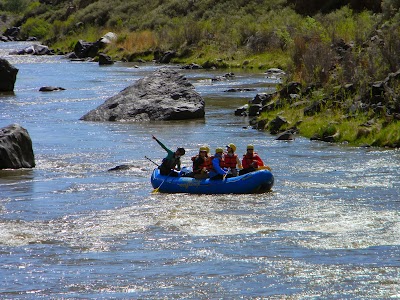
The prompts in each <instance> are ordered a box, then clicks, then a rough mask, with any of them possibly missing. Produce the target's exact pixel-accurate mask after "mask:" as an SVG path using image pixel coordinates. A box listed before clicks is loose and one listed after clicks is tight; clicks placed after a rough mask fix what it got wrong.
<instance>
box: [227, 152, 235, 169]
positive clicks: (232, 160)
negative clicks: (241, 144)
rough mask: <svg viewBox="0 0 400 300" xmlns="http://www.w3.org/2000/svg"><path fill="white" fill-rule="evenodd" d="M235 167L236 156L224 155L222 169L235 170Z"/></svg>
mask: <svg viewBox="0 0 400 300" xmlns="http://www.w3.org/2000/svg"><path fill="white" fill-rule="evenodd" d="M236 165H237V154H233V155H227V154H226V155H224V167H225V168H231V169H235V168H236Z"/></svg>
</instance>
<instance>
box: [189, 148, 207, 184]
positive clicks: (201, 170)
mask: <svg viewBox="0 0 400 300" xmlns="http://www.w3.org/2000/svg"><path fill="white" fill-rule="evenodd" d="M208 152H210V148H208V147H207V146H201V147H200V149H199V154H197V155H196V156H193V157H192V161H193V177H194V178H196V179H204V178H208V170H209V169H211V158H210V157H208Z"/></svg>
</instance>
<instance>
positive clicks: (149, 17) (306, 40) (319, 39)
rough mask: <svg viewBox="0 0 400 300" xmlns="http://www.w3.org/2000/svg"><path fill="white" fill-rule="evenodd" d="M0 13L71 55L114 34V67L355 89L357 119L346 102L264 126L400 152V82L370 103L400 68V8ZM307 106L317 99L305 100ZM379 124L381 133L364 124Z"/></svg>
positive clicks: (72, 6) (238, 5) (93, 6)
mask: <svg viewBox="0 0 400 300" xmlns="http://www.w3.org/2000/svg"><path fill="white" fill-rule="evenodd" d="M17 2H18V5H16V3H17ZM0 6H1V8H3V9H5V10H7V9H8V10H10V13H13V14H19V15H20V16H21V17H20V18H19V19H18V20H17V21H16V22H15V23H14V25H17V26H21V35H22V37H25V38H26V37H28V36H36V37H37V38H39V39H40V40H42V41H43V42H44V43H45V44H48V45H49V46H51V47H52V48H53V49H59V50H60V51H63V52H69V51H72V49H73V47H74V45H75V43H76V42H77V41H78V40H85V41H89V42H94V41H96V40H97V39H99V37H101V36H103V35H104V34H105V33H107V32H109V31H111V32H114V33H116V34H117V36H118V39H117V41H115V42H114V43H113V44H110V45H109V46H107V47H106V48H105V49H103V50H102V51H103V52H106V53H107V54H108V55H110V56H111V57H112V58H113V59H115V60H126V61H137V60H138V59H144V60H147V61H148V60H152V59H154V58H155V56H156V54H158V53H163V52H166V51H174V53H175V56H174V57H173V58H172V60H171V62H172V63H181V64H189V63H195V64H199V65H201V66H203V67H206V68H211V67H215V68H230V69H235V68H249V69H255V70H262V71H263V70H266V69H268V68H272V67H274V68H275V67H277V68H281V69H283V70H285V72H286V73H287V74H288V76H287V78H286V80H287V82H290V81H296V82H299V83H300V84H301V85H302V86H305V87H306V86H313V87H315V88H314V94H324V95H327V96H326V97H328V98H329V97H330V98H332V99H333V98H335V97H336V96H335V92H334V90H335V89H338V87H339V89H340V87H343V86H346V85H349V84H350V85H352V86H354V91H352V93H349V94H348V95H346V96H345V97H344V99H342V100H341V101H344V102H346V103H347V104H348V103H356V104H357V103H361V104H360V105H363V106H364V108H363V109H362V110H357V109H356V110H355V111H354V112H352V114H351V115H349V114H348V111H347V110H348V108H349V105H347V104H346V105H340V106H336V107H332V106H329V105H323V106H321V111H319V112H318V113H316V114H314V115H313V116H304V115H302V114H304V107H301V106H298V107H293V106H290V105H287V106H284V107H280V108H279V110H280V111H269V112H265V113H263V114H261V115H260V116H259V119H261V120H262V119H264V120H266V121H268V120H269V119H270V118H272V115H275V116H276V115H277V114H278V113H279V114H283V115H284V116H285V117H286V118H287V119H288V120H290V122H291V123H292V124H293V123H296V122H300V121H302V122H301V123H300V125H299V129H300V134H302V135H304V136H307V137H313V136H317V135H318V134H320V135H324V134H325V135H326V134H328V133H333V134H332V136H334V141H335V142H346V143H350V144H352V145H361V144H368V145H376V146H391V145H392V146H396V147H397V145H399V138H398V134H397V131H398V130H397V128H398V127H399V123H398V120H399V119H400V117H398V115H400V104H399V100H397V99H400V95H399V94H400V84H399V83H398V82H397V80H392V81H393V82H394V84H393V82H392V83H391V84H387V87H389V88H387V89H386V90H385V89H382V90H380V93H381V95H375V96H377V97H375V98H373V99H369V96H368V93H374V90H373V89H371V86H374V84H376V83H377V82H379V81H383V80H384V79H385V78H386V77H387V76H388V75H389V74H390V73H393V72H396V71H397V70H398V69H400V56H399V55H398V53H400V40H399V39H398V36H399V35H400V26H399V24H400V14H399V8H400V2H399V1H397V0H383V1H378V0H370V1H357V0H351V1H339V0H338V1H335V0H331V1H326V2H321V1H314V0H313V1H306V0H304V1H302V0H296V1H292V0H247V1H243V0H229V1H224V0H218V1H211V0H196V1H193V0H189V1H180V0H165V1H161V0H146V1H144V0H125V1H122V0H116V1H114V2H113V5H110V3H109V1H106V0H97V1H95V0H52V1H46V0H42V1H40V2H38V1H34V0H0ZM11 10H14V11H12V12H11ZM366 95H367V96H366ZM378 96H379V97H380V98H379V97H378ZM301 97H303V98H304V97H305V96H304V95H301ZM342 98H343V97H342ZM364 98H368V101H366V100H363V99H364ZM378 98H379V99H378ZM375 100H376V101H377V103H375ZM307 101H308V102H310V101H314V100H313V99H312V97H311V98H310V97H309V96H306V102H307ZM378 103H380V105H378ZM377 105H378V106H379V107H377ZM365 107H366V108H365ZM282 110H283V113H281V111H282ZM382 111H384V113H381V112H382ZM371 119H374V124H373V125H371V126H369V125H368V126H369V127H368V126H363V124H364V123H365V122H368V121H370V120H371ZM362 127H366V128H364V129H363V128H362ZM396 130H397V131H396ZM324 131H327V132H328V133H324Z"/></svg>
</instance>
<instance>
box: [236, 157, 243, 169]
mask: <svg viewBox="0 0 400 300" xmlns="http://www.w3.org/2000/svg"><path fill="white" fill-rule="evenodd" d="M236 164H237V167H238V168H239V169H242V168H243V167H242V163H241V161H240V159H239V156H236Z"/></svg>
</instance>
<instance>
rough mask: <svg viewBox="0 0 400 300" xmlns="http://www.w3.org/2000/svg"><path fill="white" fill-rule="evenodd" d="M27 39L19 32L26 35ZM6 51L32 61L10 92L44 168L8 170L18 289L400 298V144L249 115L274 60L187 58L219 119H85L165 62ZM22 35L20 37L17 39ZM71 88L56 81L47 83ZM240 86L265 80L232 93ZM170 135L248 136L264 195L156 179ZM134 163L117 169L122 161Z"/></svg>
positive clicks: (3, 200) (6, 264) (12, 268)
mask: <svg viewBox="0 0 400 300" xmlns="http://www.w3.org/2000/svg"><path fill="white" fill-rule="evenodd" d="M17 45H19V44H17ZM13 46H14V47H16V45H15V43H4V44H1V45H0V47H3V49H2V50H0V54H1V55H2V56H4V55H5V56H6V57H7V59H10V61H11V62H12V63H13V64H16V66H17V67H18V68H19V69H20V71H19V73H18V78H17V83H16V89H15V94H14V95H8V96H0V126H1V127H3V126H7V125H8V124H11V123H19V124H21V125H22V126H23V127H25V128H26V129H27V130H28V132H29V134H30V136H31V138H32V141H33V148H34V152H35V157H36V165H37V166H36V168H35V169H32V170H3V171H0V213H1V218H0V257H1V261H2V265H1V266H0V276H1V278H3V279H4V281H3V284H2V285H1V286H0V295H1V296H2V298H8V299H9V298H17V299H21V298H27V299H35V298H103V299H105V298H113V299H116V298H120V299H128V298H133V299H136V298H140V299H144V298H149V299H160V298H165V299H170V298H180V299H187V298H192V299H220V298H222V299H232V298H242V299H255V298H257V299H258V298H273V299H289V298H290V299H304V298H329V299H366V298H368V299H388V298H399V297H400V290H399V286H400V282H399V278H400V276H399V268H400V260H399V259H398V257H399V254H400V253H399V249H400V247H399V240H400V236H399V235H400V233H399V232H400V228H399V224H400V222H399V213H398V207H399V199H398V192H399V190H400V180H399V178H400V176H399V175H400V174H399V166H400V155H399V152H398V151H393V150H391V151H387V150H379V149H357V148H350V147H345V146H343V147H342V146H338V145H331V144H324V143H318V142H311V141H309V140H307V139H303V138H301V137H298V138H297V139H296V140H295V141H294V142H290V143H289V142H281V141H276V140H275V139H274V136H270V135H269V134H268V133H265V132H261V131H256V130H253V129H251V128H249V127H248V126H247V125H248V120H247V119H246V118H243V117H235V116H234V115H233V111H234V109H235V108H237V107H239V106H241V105H243V104H245V103H246V102H247V101H248V100H249V99H251V98H252V97H254V95H255V93H256V92H268V91H271V85H273V84H274V82H271V81H269V80H268V79H267V78H266V77H265V75H264V74H262V73H260V74H257V73H249V72H245V71H237V72H236V71H235V73H236V78H234V79H231V80H228V81H223V82H213V81H212V80H211V78H213V77H215V76H218V75H223V73H224V72H220V71H218V70H214V71H206V70H185V71H183V70H182V72H183V73H185V75H186V76H187V77H188V78H189V80H190V81H191V82H193V84H194V85H195V86H196V89H197V90H198V91H199V92H200V93H201V94H202V95H203V96H204V97H205V100H206V118H205V119H204V120H195V121H189V122H184V121H176V122H151V123H146V124H140V123H134V124H118V123H92V122H83V121H79V118H80V117H81V116H82V115H84V114H85V113H86V112H88V111H89V110H91V109H93V108H95V107H97V106H98V105H99V104H101V103H103V102H104V100H105V99H106V98H108V97H110V96H113V95H115V94H116V93H118V92H119V91H121V90H122V89H123V88H125V87H126V86H128V85H129V84H131V83H132V82H134V81H135V80H137V79H139V78H141V77H143V76H145V75H146V74H149V73H150V72H152V71H153V70H154V69H156V68H158V67H159V66H158V65H152V64H144V65H141V66H140V68H133V67H132V66H130V65H129V64H123V63H116V64H115V65H113V66H109V67H105V68H100V67H99V66H98V65H97V64H96V63H89V62H85V63H76V62H69V61H67V60H65V59H63V58H60V57H57V56H52V57H32V56H24V57H10V56H8V55H7V54H5V53H7V49H10V48H12V47H13ZM6 48H7V49H6ZM45 85H54V86H63V87H64V88H66V90H65V91H61V92H54V93H40V92H39V91H38V89H39V88H40V87H41V86H45ZM232 87H246V88H248V87H250V88H255V89H256V91H255V92H244V93H227V92H225V90H227V89H229V88H232ZM152 134H154V135H156V136H157V137H158V138H159V139H160V140H161V141H163V142H164V143H165V144H166V145H167V146H168V147H170V148H175V147H177V146H184V147H185V148H186V149H187V155H185V156H184V157H183V158H182V159H183V163H184V164H186V165H189V164H190V163H191V160H190V157H191V156H192V155H195V154H196V153H197V151H198V147H199V146H200V145H202V144H208V145H209V146H210V147H211V149H215V148H216V147H220V146H222V147H224V146H225V145H227V144H229V143H235V144H236V145H237V147H238V150H237V152H238V154H239V155H242V154H244V152H245V147H246V145H247V144H248V143H252V144H254V145H255V147H256V151H257V152H258V153H259V154H260V156H261V157H262V158H263V160H264V161H265V162H266V163H267V164H268V165H269V166H271V167H272V170H273V173H274V176H275V186H274V188H273V191H272V192H271V193H265V194H257V195H188V194H152V193H151V192H152V190H153V189H152V187H151V184H150V174H151V172H152V170H153V168H154V167H155V165H154V164H153V163H152V162H150V161H149V160H147V159H146V158H145V156H148V157H150V158H151V159H152V160H154V161H155V162H157V163H159V162H161V159H162V158H163V157H165V155H166V153H165V151H164V150H163V149H161V148H160V147H159V146H158V145H157V144H156V143H155V142H154V141H153V140H152V138H151V135H152ZM121 164H128V165H130V166H131V168H129V169H128V170H121V171H116V172H109V171H108V170H109V169H110V168H113V167H115V166H117V165H121Z"/></svg>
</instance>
